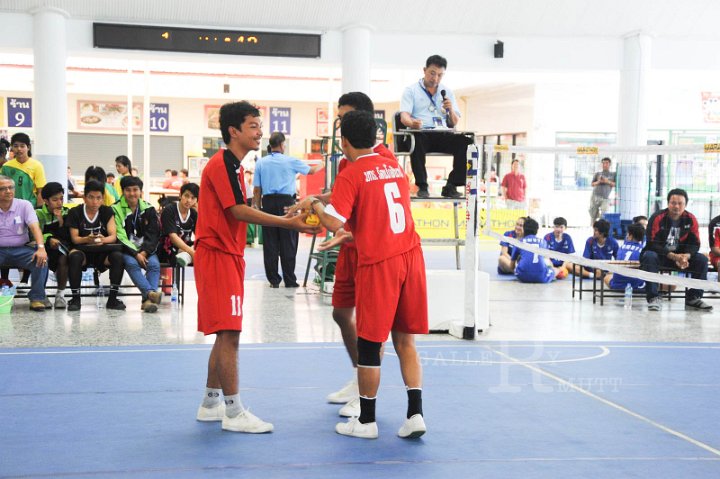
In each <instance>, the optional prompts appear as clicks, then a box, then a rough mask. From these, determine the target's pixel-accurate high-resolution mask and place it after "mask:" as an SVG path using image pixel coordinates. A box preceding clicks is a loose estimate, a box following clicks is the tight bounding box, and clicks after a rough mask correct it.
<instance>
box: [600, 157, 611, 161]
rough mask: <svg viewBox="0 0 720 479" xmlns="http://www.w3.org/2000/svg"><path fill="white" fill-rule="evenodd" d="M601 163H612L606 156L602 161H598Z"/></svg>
mask: <svg viewBox="0 0 720 479" xmlns="http://www.w3.org/2000/svg"><path fill="white" fill-rule="evenodd" d="M603 161H607V162H608V163H612V160H611V159H610V158H609V157H607V156H606V157H605V158H603V159H602V160H600V163H602V162H603Z"/></svg>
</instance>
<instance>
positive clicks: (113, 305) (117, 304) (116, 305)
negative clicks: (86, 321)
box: [105, 298, 126, 311]
mask: <svg viewBox="0 0 720 479" xmlns="http://www.w3.org/2000/svg"><path fill="white" fill-rule="evenodd" d="M105 308H106V309H114V310H116V311H125V308H126V306H125V303H123V302H122V301H120V300H119V299H117V298H115V299H108V300H107V303H105Z"/></svg>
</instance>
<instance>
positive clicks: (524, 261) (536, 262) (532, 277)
mask: <svg viewBox="0 0 720 479" xmlns="http://www.w3.org/2000/svg"><path fill="white" fill-rule="evenodd" d="M521 241H522V242H523V243H526V244H529V245H534V246H537V247H538V248H547V244H546V243H545V240H544V239H541V238H538V237H537V236H535V235H528V236H525V237H524V238H523V239H522V240H521ZM512 259H513V261H517V266H515V276H516V277H517V279H519V280H520V281H522V282H523V283H549V282H550V281H552V280H554V279H555V272H554V271H553V269H552V268H551V267H550V266H548V265H547V263H545V258H544V257H543V256H540V255H539V254H537V253H534V252H532V251H526V250H522V249H520V248H515V251H513V254H512Z"/></svg>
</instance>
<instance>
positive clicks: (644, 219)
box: [633, 215, 648, 226]
mask: <svg viewBox="0 0 720 479" xmlns="http://www.w3.org/2000/svg"><path fill="white" fill-rule="evenodd" d="M647 219H648V218H647V216H643V215H640V216H636V217H634V218H633V223H640V222H641V221H647ZM641 226H642V225H641Z"/></svg>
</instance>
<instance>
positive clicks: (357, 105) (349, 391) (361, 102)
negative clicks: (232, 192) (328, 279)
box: [317, 91, 397, 417]
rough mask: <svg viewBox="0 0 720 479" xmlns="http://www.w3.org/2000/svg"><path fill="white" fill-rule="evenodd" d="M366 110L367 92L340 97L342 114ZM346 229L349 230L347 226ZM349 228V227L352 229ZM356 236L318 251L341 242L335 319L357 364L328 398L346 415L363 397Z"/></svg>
mask: <svg viewBox="0 0 720 479" xmlns="http://www.w3.org/2000/svg"><path fill="white" fill-rule="evenodd" d="M355 110H358V111H366V112H368V113H371V114H372V113H373V112H374V111H375V106H374V105H373V102H372V100H371V99H370V97H368V96H367V95H366V94H365V93H362V92H359V91H355V92H349V93H345V94H343V95H342V96H341V97H340V98H339V99H338V118H340V119H342V117H343V115H345V113H347V112H349V111H355ZM373 151H374V152H375V153H377V154H378V155H380V156H383V157H385V158H388V159H390V160H392V161H395V162H397V159H396V158H395V155H393V154H392V153H391V152H390V150H388V149H387V147H386V146H385V145H384V144H382V143H377V144H376V145H375V146H374V147H373ZM349 163H350V162H349V161H348V159H347V158H342V159H341V160H340V163H339V164H338V173H340V172H341V171H343V170H344V169H345V168H346V167H347V166H348V164H349ZM330 197H331V194H330V193H326V194H324V195H321V196H317V198H319V199H320V200H321V201H322V202H323V203H324V204H328V203H329V202H330ZM345 230H346V231H347V230H349V227H346V228H345ZM348 232H349V231H348ZM351 238H352V236H351V235H347V237H345V236H337V237H335V238H333V239H331V240H329V241H326V242H324V243H322V244H321V245H320V247H318V251H324V250H327V249H330V248H332V247H334V246H337V245H338V244H339V245H340V251H339V253H338V257H337V262H336V265H335V284H334V287H333V293H332V305H333V312H332V315H333V319H334V320H335V323H337V325H338V327H340V333H341V335H342V338H343V343H344V344H345V349H346V350H347V352H348V355H349V356H350V361H351V363H352V366H353V378H352V379H351V380H350V381H349V382H348V383H347V384H346V385H345V386H343V387H342V388H341V389H340V390H338V391H335V392H333V393H330V394H328V396H327V401H328V402H329V403H332V404H344V406H343V407H341V408H340V411H339V412H338V414H340V415H341V416H345V417H352V416H359V415H360V397H359V395H358V383H357V330H356V325H355V318H354V317H353V315H354V313H355V272H356V270H357V248H356V246H355V242H354V241H352V240H351Z"/></svg>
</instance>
